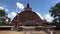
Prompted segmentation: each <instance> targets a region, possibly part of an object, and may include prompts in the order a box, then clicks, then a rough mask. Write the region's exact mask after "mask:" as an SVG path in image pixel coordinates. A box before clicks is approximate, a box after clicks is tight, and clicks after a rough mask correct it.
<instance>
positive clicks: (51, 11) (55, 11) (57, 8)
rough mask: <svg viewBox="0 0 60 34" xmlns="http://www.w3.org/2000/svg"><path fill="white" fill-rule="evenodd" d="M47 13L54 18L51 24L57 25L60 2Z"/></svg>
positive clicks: (59, 15)
mask: <svg viewBox="0 0 60 34" xmlns="http://www.w3.org/2000/svg"><path fill="white" fill-rule="evenodd" d="M49 13H51V16H53V17H54V18H55V19H54V20H53V23H58V21H59V23H60V2H59V3H57V4H56V5H55V6H54V7H51V9H50V10H49Z"/></svg>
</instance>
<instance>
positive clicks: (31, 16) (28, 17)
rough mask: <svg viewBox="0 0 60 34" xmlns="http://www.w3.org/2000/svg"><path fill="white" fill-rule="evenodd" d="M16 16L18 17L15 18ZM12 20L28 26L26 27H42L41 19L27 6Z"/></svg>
mask: <svg viewBox="0 0 60 34" xmlns="http://www.w3.org/2000/svg"><path fill="white" fill-rule="evenodd" d="M17 15H18V16H17ZM17 15H16V16H15V17H14V19H13V21H12V22H13V23H14V20H18V22H19V23H22V24H28V25H33V24H34V25H36V24H38V25H42V19H41V18H40V17H39V16H38V15H37V14H36V13H35V12H34V11H32V8H30V6H29V4H27V7H26V8H25V9H24V11H22V12H20V13H18V14H17Z"/></svg>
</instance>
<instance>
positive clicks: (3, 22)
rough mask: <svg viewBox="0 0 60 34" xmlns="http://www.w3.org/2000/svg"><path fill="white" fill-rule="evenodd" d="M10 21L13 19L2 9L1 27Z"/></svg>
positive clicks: (0, 12)
mask: <svg viewBox="0 0 60 34" xmlns="http://www.w3.org/2000/svg"><path fill="white" fill-rule="evenodd" d="M10 20H11V19H10V18H9V17H8V16H7V14H6V12H5V9H0V25H6V24H8V23H9V22H10Z"/></svg>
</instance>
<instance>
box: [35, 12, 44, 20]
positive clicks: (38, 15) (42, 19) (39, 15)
mask: <svg viewBox="0 0 60 34" xmlns="http://www.w3.org/2000/svg"><path fill="white" fill-rule="evenodd" d="M36 14H37V15H38V16H39V17H40V18H41V19H42V20H43V17H42V16H41V14H39V13H38V12H36Z"/></svg>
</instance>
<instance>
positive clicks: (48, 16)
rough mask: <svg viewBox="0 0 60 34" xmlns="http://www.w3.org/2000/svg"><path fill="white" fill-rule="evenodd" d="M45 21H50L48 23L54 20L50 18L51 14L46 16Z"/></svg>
mask: <svg viewBox="0 0 60 34" xmlns="http://www.w3.org/2000/svg"><path fill="white" fill-rule="evenodd" d="M45 19H46V20H47V21H48V22H51V21H52V20H53V19H54V18H53V17H51V16H50V14H46V15H45Z"/></svg>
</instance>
